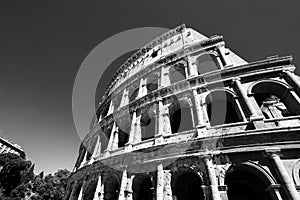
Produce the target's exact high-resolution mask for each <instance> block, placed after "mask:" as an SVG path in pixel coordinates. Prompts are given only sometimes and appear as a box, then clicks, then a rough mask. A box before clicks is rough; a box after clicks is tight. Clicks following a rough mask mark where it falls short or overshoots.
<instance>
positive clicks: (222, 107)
mask: <svg viewBox="0 0 300 200" xmlns="http://www.w3.org/2000/svg"><path fill="white" fill-rule="evenodd" d="M205 102H206V106H207V107H206V108H207V115H208V118H209V121H210V125H211V126H216V125H221V124H229V123H236V122H241V121H243V117H242V114H241V110H240V108H239V107H238V105H237V102H236V100H235V98H234V96H233V95H232V94H231V93H229V92H227V91H224V90H218V91H213V92H211V93H210V94H209V95H207V97H206V99H205Z"/></svg>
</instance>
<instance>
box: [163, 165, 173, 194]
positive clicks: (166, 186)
mask: <svg viewBox="0 0 300 200" xmlns="http://www.w3.org/2000/svg"><path fill="white" fill-rule="evenodd" d="M171 178H172V176H171V170H164V182H165V183H164V198H163V199H164V200H173V199H172V188H171Z"/></svg>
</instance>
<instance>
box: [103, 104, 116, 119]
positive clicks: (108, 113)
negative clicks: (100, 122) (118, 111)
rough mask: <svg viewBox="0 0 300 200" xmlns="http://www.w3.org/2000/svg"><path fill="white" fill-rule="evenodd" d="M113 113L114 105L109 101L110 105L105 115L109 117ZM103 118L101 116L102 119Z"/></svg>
mask: <svg viewBox="0 0 300 200" xmlns="http://www.w3.org/2000/svg"><path fill="white" fill-rule="evenodd" d="M113 112H114V104H113V102H112V101H110V104H109V108H108V111H107V114H106V115H110V114H112V113H113ZM104 117H105V116H103V118H104Z"/></svg>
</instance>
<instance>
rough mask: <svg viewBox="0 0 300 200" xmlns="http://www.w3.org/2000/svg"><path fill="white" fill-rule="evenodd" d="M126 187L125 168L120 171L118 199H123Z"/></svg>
mask: <svg viewBox="0 0 300 200" xmlns="http://www.w3.org/2000/svg"><path fill="white" fill-rule="evenodd" d="M126 187H127V169H126V168H125V169H124V170H123V173H122V180H121V186H120V192H119V198H118V200H125V190H126Z"/></svg>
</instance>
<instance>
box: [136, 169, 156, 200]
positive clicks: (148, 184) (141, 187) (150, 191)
mask: <svg viewBox="0 0 300 200" xmlns="http://www.w3.org/2000/svg"><path fill="white" fill-rule="evenodd" d="M132 191H133V200H153V198H154V185H153V180H152V177H151V176H150V175H149V174H136V175H135V177H134V178H133V181H132Z"/></svg>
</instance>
